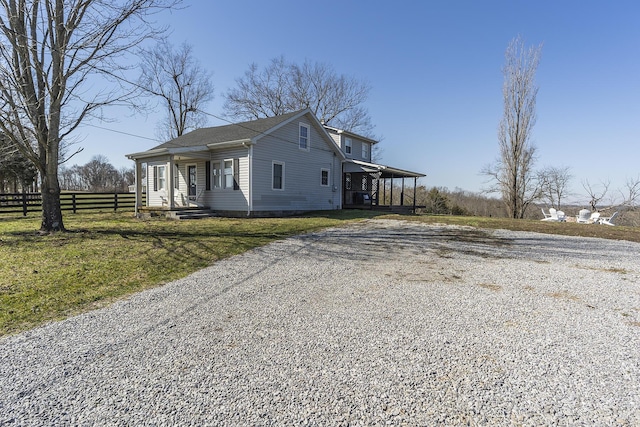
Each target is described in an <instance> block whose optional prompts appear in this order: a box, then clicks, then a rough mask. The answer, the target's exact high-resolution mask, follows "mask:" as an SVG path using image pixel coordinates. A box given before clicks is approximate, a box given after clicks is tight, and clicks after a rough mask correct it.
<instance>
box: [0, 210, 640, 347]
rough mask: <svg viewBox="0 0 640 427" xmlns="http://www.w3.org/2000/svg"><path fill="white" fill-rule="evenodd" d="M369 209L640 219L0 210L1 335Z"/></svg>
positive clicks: (563, 230)
mask: <svg viewBox="0 0 640 427" xmlns="http://www.w3.org/2000/svg"><path fill="white" fill-rule="evenodd" d="M376 216H384V217H388V218H401V219H405V220H409V221H422V222H425V223H445V224H456V225H465V226H472V227H481V228H490V229H496V228H503V229H510V230H522V231H535V232H540V233H552V234H564V235H573V236H588V237H601V238H607V239H621V240H630V241H634V242H640V229H639V228H631V227H609V226H604V225H602V226H600V225H583V224H575V223H548V222H542V221H529V220H520V221H515V220H509V219H495V218H480V217H452V216H401V217H400V216H396V215H380V214H376V213H374V212H371V211H355V210H354V211H331V212H325V213H317V214H313V215H309V216H305V217H296V218H270V219H227V218H211V219H203V220H197V221H175V220H167V219H157V218H156V219H151V220H145V221H142V220H138V219H135V218H134V217H133V215H132V214H131V212H126V213H82V214H66V215H65V217H64V219H65V225H66V227H67V228H68V229H69V230H70V231H69V232H67V233H53V234H46V235H41V234H40V233H38V232H37V229H38V228H39V225H40V224H39V217H38V216H37V215H30V216H29V217H26V218H16V217H15V216H14V217H12V218H9V217H6V216H5V217H0V335H3V334H9V333H14V332H17V331H21V330H25V329H28V328H31V327H33V326H36V325H39V324H42V323H45V322H47V321H51V320H55V319H61V318H64V317H67V316H69V315H72V314H76V313H80V312H83V311H87V310H90V309H93V308H96V307H101V306H104V305H106V304H109V303H110V302H112V301H114V300H117V299H119V298H122V297H125V296H126V295H129V294H131V293H134V292H138V291H140V290H143V289H147V288H150V287H154V286H158V285H160V284H163V283H166V282H169V281H172V280H175V279H178V278H180V277H184V276H186V275H188V274H190V273H192V272H194V271H197V270H199V269H201V268H204V267H206V266H208V265H211V264H212V263H214V262H215V261H217V260H219V259H222V258H226V257H230V256H232V255H236V254H239V253H242V252H245V251H247V250H250V249H253V248H255V247H258V246H262V245H266V244H268V243H270V242H273V241H275V240H278V239H284V238H286V237H289V236H293V235H296V234H300V233H306V232H311V231H315V230H318V229H321V228H325V227H332V226H340V225H344V224H345V223H348V222H351V221H358V220H363V219H368V218H373V217H376Z"/></svg>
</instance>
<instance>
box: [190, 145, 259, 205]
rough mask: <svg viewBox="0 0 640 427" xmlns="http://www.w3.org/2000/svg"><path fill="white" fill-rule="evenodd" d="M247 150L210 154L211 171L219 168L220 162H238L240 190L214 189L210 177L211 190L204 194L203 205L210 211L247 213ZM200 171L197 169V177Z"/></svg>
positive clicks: (240, 149) (203, 166)
mask: <svg viewBox="0 0 640 427" xmlns="http://www.w3.org/2000/svg"><path fill="white" fill-rule="evenodd" d="M248 156H249V150H248V149H247V148H236V149H229V150H223V151H213V152H211V170H212V171H213V169H218V168H220V166H219V164H220V162H222V161H224V160H230V159H238V160H239V166H240V171H239V178H240V189H239V190H234V189H233V188H214V186H213V177H211V190H210V191H205V192H204V195H203V197H204V201H205V204H206V205H207V206H208V207H210V208H211V209H213V210H214V211H215V210H219V211H243V212H247V211H248V206H249V157H248ZM199 175H200V170H199V169H198V176H199ZM202 176H203V182H202V185H203V188H204V185H205V181H204V179H205V165H204V162H203V163H202Z"/></svg>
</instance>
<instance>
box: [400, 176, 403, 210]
mask: <svg viewBox="0 0 640 427" xmlns="http://www.w3.org/2000/svg"><path fill="white" fill-rule="evenodd" d="M400 206H404V176H403V177H402V190H401V191H400Z"/></svg>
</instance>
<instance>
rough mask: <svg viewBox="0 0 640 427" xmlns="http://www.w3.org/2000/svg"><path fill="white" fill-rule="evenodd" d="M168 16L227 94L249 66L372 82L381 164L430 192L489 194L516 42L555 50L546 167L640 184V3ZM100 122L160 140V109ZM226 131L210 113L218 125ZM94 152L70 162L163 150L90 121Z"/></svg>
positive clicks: (335, 1)
mask: <svg viewBox="0 0 640 427" xmlns="http://www.w3.org/2000/svg"><path fill="white" fill-rule="evenodd" d="M185 6H186V7H185V8H184V9H183V10H179V11H174V12H172V13H171V14H168V13H167V14H163V15H161V16H159V17H158V19H159V22H160V23H163V24H166V25H170V26H171V29H172V37H171V40H172V42H173V43H174V44H176V45H177V44H180V43H182V42H183V41H186V42H188V43H190V44H192V45H193V47H194V53H195V54H196V56H197V57H198V58H199V60H200V61H201V64H202V65H203V66H204V67H205V68H207V69H209V70H211V71H212V72H213V83H214V86H215V98H214V101H213V102H211V103H210V104H209V105H208V107H207V108H206V109H207V111H209V112H210V113H212V114H214V115H217V116H221V115H222V113H223V110H222V105H223V102H224V97H223V94H224V93H225V92H227V91H228V90H229V89H230V88H232V87H234V85H235V79H236V78H238V77H240V76H242V75H243V73H244V72H245V71H246V70H247V68H248V66H249V64H251V63H253V62H255V63H257V64H258V65H260V66H263V65H266V64H267V63H268V62H269V60H270V59H272V58H274V57H277V56H280V55H284V56H285V58H287V59H288V60H291V61H295V62H299V63H302V62H303V61H304V60H305V59H310V60H312V61H318V62H326V63H328V64H330V65H331V66H332V67H333V68H334V69H335V70H336V71H337V72H338V73H341V74H346V75H349V76H354V77H356V78H358V79H362V80H364V81H367V82H368V83H369V84H370V85H371V86H372V90H371V93H370V97H369V102H368V103H367V105H366V107H367V108H368V110H369V113H370V115H371V117H372V120H373V123H374V124H375V126H376V127H375V129H374V132H375V133H376V134H377V135H380V136H382V142H381V147H382V149H383V152H382V160H381V163H383V164H388V165H391V166H395V167H399V168H403V169H408V170H413V171H418V172H423V173H425V174H427V177H426V178H423V179H422V181H421V184H424V185H426V186H429V187H430V186H439V187H440V186H442V187H448V188H449V189H450V190H453V189H455V188H462V189H464V190H469V191H480V190H481V189H482V188H483V187H485V186H486V185H484V181H485V178H484V177H483V176H481V175H480V174H479V171H480V170H481V169H482V167H483V166H484V165H486V164H487V163H490V162H492V161H493V160H494V159H495V158H496V156H497V154H498V142H497V127H498V123H499V121H500V118H501V117H502V80H503V76H502V73H501V67H502V65H503V63H504V51H505V49H506V47H507V45H508V44H509V42H510V40H511V39H513V38H514V37H516V36H517V35H521V37H522V38H523V39H524V40H525V42H526V43H527V44H529V45H538V44H541V43H542V44H543V48H542V58H541V62H540V66H539V68H538V72H537V84H538V86H539V93H538V99H537V116H538V120H537V123H536V126H535V127H534V131H533V142H534V143H535V145H536V146H537V149H538V159H537V166H538V167H540V168H541V167H543V166H568V167H570V168H571V173H572V175H573V176H574V178H573V180H572V191H573V192H574V193H575V196H574V197H573V198H574V199H585V194H584V193H585V192H584V190H583V188H582V185H581V181H582V180H585V179H588V180H589V181H590V182H591V183H592V184H596V185H597V184H598V183H599V182H601V181H610V182H611V187H610V196H612V197H616V196H618V195H619V193H618V192H617V189H622V188H623V187H624V184H625V181H626V179H627V178H637V177H639V176H640V161H639V158H640V25H638V16H640V3H639V2H637V1H635V0H634V1H611V2H602V1H591V0H587V1H584V0H582V1H574V0H566V1H546V0H538V1H518V0H512V1H489V0H487V1H480V0H476V1H471V0H467V1H456V0H441V1H435V0H434V1H430V0H424V1H417V0H416V1H402V0H398V1H395V2H391V1H385V2H383V1H377V0H373V1H348V0H327V1H323V2H299V1H294V0H270V1H261V0H252V1H249V0H244V1H243V0H219V1H215V0H214V1H204V0H192V1H186V3H185ZM106 115H107V116H111V117H113V118H114V119H116V120H117V121H116V122H115V123H99V122H93V123H94V124H96V125H99V126H103V127H106V128H109V129H114V130H119V131H121V132H127V133H131V134H134V135H139V136H144V137H151V138H153V137H155V134H156V131H155V128H156V125H157V121H158V120H159V119H160V118H161V112H160V111H158V113H157V114H150V115H148V116H145V117H141V116H137V117H130V115H129V113H128V112H127V111H122V110H117V109H113V110H106ZM221 124H226V122H223V121H220V120H217V119H211V121H210V122H209V124H208V125H209V126H216V125H221ZM79 136H80V137H81V138H83V141H82V142H81V143H80V145H81V146H83V147H84V151H83V152H82V153H81V154H79V155H78V156H76V157H74V158H73V159H72V160H71V162H70V163H78V164H82V163H85V162H86V161H88V160H89V159H90V158H91V157H92V156H93V155H95V154H104V155H106V156H107V157H108V158H109V160H110V161H111V162H112V163H113V164H114V165H116V166H128V165H130V164H131V163H130V162H129V161H128V160H127V159H126V158H125V157H124V155H125V154H126V153H131V152H136V151H143V150H146V149H148V148H151V147H152V146H154V145H156V144H155V143H154V142H152V141H149V140H146V139H143V138H136V137H133V136H127V135H123V134H118V133H114V132H109V131H104V130H100V129H97V128H94V127H90V126H85V127H83V128H82V129H81V130H80V132H79Z"/></svg>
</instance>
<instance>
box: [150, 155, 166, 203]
mask: <svg viewBox="0 0 640 427" xmlns="http://www.w3.org/2000/svg"><path fill="white" fill-rule="evenodd" d="M155 166H164V167H165V179H166V183H167V184H166V185H165V187H167V188H165V189H164V190H160V189H157V190H155V187H154V174H153V170H154V167H155ZM168 167H169V162H168V161H165V160H148V161H147V206H158V207H160V206H163V202H162V201H163V198H164V199H165V200H168V199H167V195H168V194H169V189H168V185H170V184H169V182H168V180H169V173H168V169H167V168H168ZM165 206H166V205H165Z"/></svg>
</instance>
